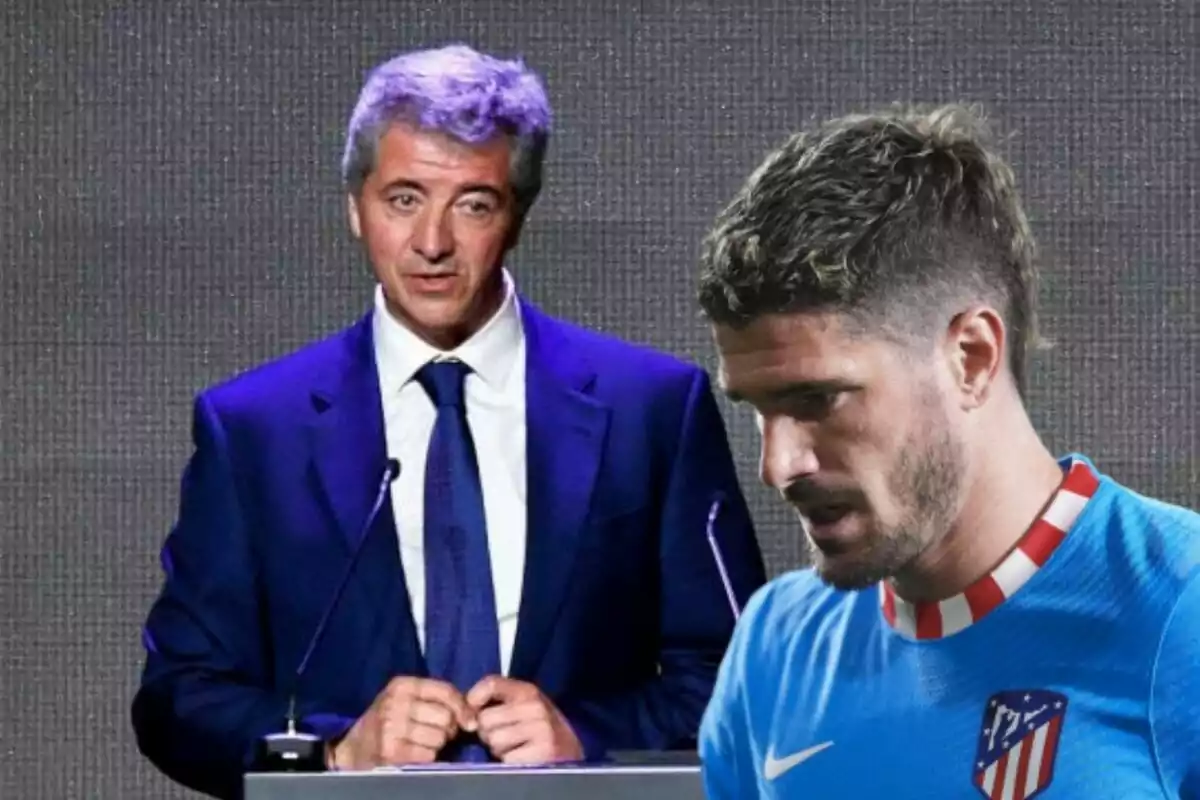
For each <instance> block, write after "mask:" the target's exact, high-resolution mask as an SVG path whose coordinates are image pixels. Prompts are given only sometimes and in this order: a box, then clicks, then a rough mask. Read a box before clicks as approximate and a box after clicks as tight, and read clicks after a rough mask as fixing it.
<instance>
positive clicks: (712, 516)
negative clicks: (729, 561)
mask: <svg viewBox="0 0 1200 800" xmlns="http://www.w3.org/2000/svg"><path fill="white" fill-rule="evenodd" d="M724 502H725V494H724V493H723V492H717V494H716V496H715V497H714V498H713V504H712V506H711V507H710V508H709V509H708V525H706V526H705V534H706V535H707V536H708V546H709V548H710V549H711V550H712V554H713V561H715V562H716V564H717V572H719V573H720V574H721V585H722V586H724V587H725V599H726V600H728V601H729V609H730V610H731V611H732V612H733V621H734V622H737V621H738V620H739V619H740V618H741V616H742V610H741V608H739V606H738V601H737V595H735V594H734V593H733V584H732V583H731V582H730V580H729V570H727V569H726V568H725V559H724V558H722V557H721V548H720V546H719V545H717V535H716V532H715V531H714V529H713V526H714V525H715V524H716V522H717V515H718V514H720V513H721V504H722V503H724Z"/></svg>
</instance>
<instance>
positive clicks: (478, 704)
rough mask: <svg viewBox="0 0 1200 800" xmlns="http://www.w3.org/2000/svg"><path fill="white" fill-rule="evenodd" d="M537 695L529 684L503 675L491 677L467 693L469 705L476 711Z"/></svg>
mask: <svg viewBox="0 0 1200 800" xmlns="http://www.w3.org/2000/svg"><path fill="white" fill-rule="evenodd" d="M535 694H537V690H536V689H533V687H531V686H530V685H529V684H527V683H524V682H522V681H514V680H513V679H512V678H505V677H504V676H502V675H489V676H487V677H486V678H484V679H483V680H481V681H480V682H479V683H477V684H475V685H474V686H473V687H471V691H469V692H467V705H469V706H470V707H471V708H474V709H480V708H483V707H484V706H486V705H489V704H491V703H511V702H513V701H516V700H523V699H526V698H527V697H529V696H530V695H535Z"/></svg>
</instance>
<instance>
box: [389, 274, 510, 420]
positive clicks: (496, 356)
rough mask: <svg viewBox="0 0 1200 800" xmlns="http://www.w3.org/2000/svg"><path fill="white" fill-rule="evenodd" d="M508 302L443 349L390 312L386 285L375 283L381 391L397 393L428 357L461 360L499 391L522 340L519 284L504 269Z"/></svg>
mask: <svg viewBox="0 0 1200 800" xmlns="http://www.w3.org/2000/svg"><path fill="white" fill-rule="evenodd" d="M503 277H504V300H503V301H502V302H501V303H500V308H499V309H497V310H496V313H495V314H493V315H492V317H491V319H489V320H488V321H487V323H485V324H484V326H483V327H482V328H480V329H479V330H478V331H476V332H475V334H473V335H472V336H471V337H470V338H469V339H467V340H466V341H465V342H463V343H462V344H461V345H459V346H458V347H456V348H455V349H453V350H450V351H445V350H440V349H438V348H436V347H434V346H433V345H431V344H429V343H428V342H426V341H425V340H424V339H422V338H420V337H419V336H417V335H416V334H415V333H413V332H412V331H411V330H409V328H408V327H407V326H406V325H405V324H404V323H402V322H401V321H400V320H398V319H396V318H395V317H394V316H392V314H391V312H390V311H388V308H387V304H386V302H385V301H384V297H383V286H382V285H377V286H376V287H375V313H374V315H373V317H372V320H371V325H372V328H373V330H372V333H373V335H374V340H375V363H376V365H377V369H378V370H379V390H380V392H381V393H382V394H383V395H384V396H385V397H386V396H389V395H392V394H395V393H396V392H399V391H400V390H401V389H402V388H403V387H404V385H405V384H407V383H408V382H409V381H410V380H412V379H413V377H414V376H415V375H416V374H417V371H418V370H420V369H421V367H423V366H425V365H426V364H428V363H429V362H430V361H435V360H441V361H448V360H458V361H461V362H463V363H464V364H466V365H467V366H468V367H470V368H471V371H472V372H474V373H475V374H476V375H478V376H479V377H480V379H482V380H483V382H484V383H486V384H487V385H488V386H489V387H491V388H493V389H496V390H500V389H503V388H504V386H505V384H507V382H508V377H509V375H510V374H511V373H512V367H513V362H514V361H515V359H516V358H517V356H518V353H519V351H520V345H521V343H522V342H523V341H524V329H523V327H522V325H521V312H520V307H519V305H518V303H517V297H516V287H515V285H514V283H513V279H512V276H511V275H510V274H509V272H508V270H507V269H505V270H504V271H503Z"/></svg>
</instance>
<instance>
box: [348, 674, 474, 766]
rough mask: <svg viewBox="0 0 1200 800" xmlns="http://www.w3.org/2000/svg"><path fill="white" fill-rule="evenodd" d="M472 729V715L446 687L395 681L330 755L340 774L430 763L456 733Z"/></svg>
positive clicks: (414, 680) (433, 682) (421, 681)
mask: <svg viewBox="0 0 1200 800" xmlns="http://www.w3.org/2000/svg"><path fill="white" fill-rule="evenodd" d="M474 728H475V712H474V711H473V710H472V709H471V708H470V707H469V706H468V705H467V702H466V699H465V698H464V697H463V696H462V694H461V693H460V692H459V691H458V690H457V689H455V688H454V687H453V686H451V685H450V684H448V683H444V682H442V681H436V680H429V679H426V678H409V677H403V678H393V679H392V680H391V681H390V682H389V683H388V685H387V686H385V687H384V689H383V691H382V692H380V693H379V696H378V697H376V698H375V702H373V703H371V707H370V708H368V709H367V710H366V712H365V713H364V714H363V715H362V716H361V717H359V719H358V721H357V722H356V723H354V727H352V728H351V729H350V732H349V733H347V734H346V736H345V738H343V739H342V740H341V741H340V742H338V743H337V745H336V746H334V747H333V748H332V751H331V753H330V755H329V766H330V767H331V768H332V769H339V770H360V769H372V768H374V767H379V766H397V765H402V764H428V763H431V762H433V761H434V760H436V759H437V754H438V751H439V750H441V749H442V748H443V747H444V746H445V745H446V743H447V742H448V741H450V740H451V739H453V738H454V737H455V736H456V735H457V734H458V732H459V731H460V730H468V731H469V730H473V729H474Z"/></svg>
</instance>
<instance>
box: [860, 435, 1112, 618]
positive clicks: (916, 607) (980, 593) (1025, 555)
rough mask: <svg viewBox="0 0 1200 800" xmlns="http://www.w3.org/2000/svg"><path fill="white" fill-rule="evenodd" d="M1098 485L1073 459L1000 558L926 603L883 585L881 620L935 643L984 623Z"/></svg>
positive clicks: (1049, 551)
mask: <svg viewBox="0 0 1200 800" xmlns="http://www.w3.org/2000/svg"><path fill="white" fill-rule="evenodd" d="M1099 486H1100V481H1099V479H1098V478H1097V477H1096V473H1095V472H1093V471H1092V468H1091V467H1090V466H1089V465H1088V464H1087V462H1086V461H1083V460H1081V459H1078V458H1076V459H1072V461H1071V463H1070V466H1069V467H1068V468H1067V470H1066V476H1065V477H1064V478H1063V482H1062V484H1061V485H1059V487H1058V491H1057V492H1055V494H1054V496H1053V497H1052V498H1051V499H1050V502H1049V503H1048V504H1047V505H1046V509H1045V511H1043V512H1042V515H1041V517H1039V518H1038V519H1037V520H1036V521H1035V522H1034V523H1033V525H1031V526H1030V528H1029V530H1028V531H1026V532H1025V535H1024V536H1022V537H1021V540H1020V541H1019V542H1017V546H1016V547H1014V548H1013V550H1012V552H1010V553H1009V554H1008V555H1007V556H1005V558H1004V560H1003V561H1001V562H1000V564H999V565H998V566H997V567H996V568H995V569H993V570H992V571H991V573H990V574H988V575H985V576H983V577H982V578H980V579H979V580H977V581H976V582H975V583H973V584H971V585H970V586H968V587H967V588H966V589H965V590H963V591H962V592H961V593H960V594H956V595H954V596H953V597H948V598H946V599H945V600H941V601H937V602H928V603H909V602H908V601H906V600H904V599H903V598H901V597H898V596H897V595H896V593H895V591H894V590H893V589H892V585H891V584H890V583H888V582H887V581H883V582H881V583H880V584H879V586H880V600H881V604H882V607H883V616H884V618H885V619H886V620H887V621H888V624H889V625H891V626H892V627H893V628H895V629H896V631H897V632H899V633H901V634H903V635H905V636H908V637H910V638H914V639H939V638H941V637H944V636H950V635H952V634H955V633H958V632H959V631H961V630H962V629H964V628H966V627H969V626H970V625H972V624H974V623H976V622H978V621H979V620H981V619H983V617H984V616H986V615H987V614H988V613H990V612H991V611H992V610H994V609H995V608H996V607H997V606H999V605H1000V604H1001V603H1002V602H1004V599H1005V598H1006V597H1011V596H1012V594H1013V592H1015V591H1017V590H1018V589H1020V588H1021V587H1022V586H1023V585H1024V584H1025V582H1026V581H1028V580H1029V579H1030V578H1031V577H1032V576H1033V574H1034V573H1035V572H1037V571H1038V570H1039V569H1040V568H1041V567H1042V565H1044V564H1045V563H1046V561H1047V560H1048V559H1049V558H1050V555H1051V554H1052V553H1053V552H1054V551H1055V549H1057V547H1058V546H1059V544H1061V543H1062V540H1063V539H1064V538H1066V535H1067V531H1069V530H1070V529H1071V526H1072V525H1073V524H1074V522H1075V520H1076V519H1077V518H1078V517H1079V514H1080V512H1082V511H1083V507H1084V506H1086V505H1087V502H1088V500H1089V499H1091V497H1092V495H1094V494H1095V493H1096V489H1097V488H1099Z"/></svg>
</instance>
